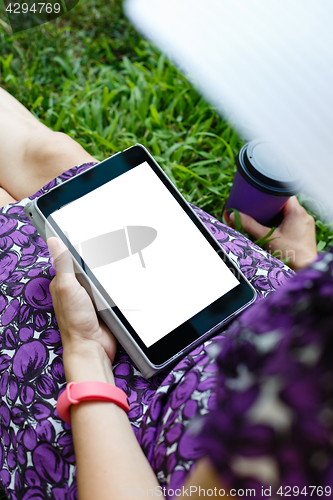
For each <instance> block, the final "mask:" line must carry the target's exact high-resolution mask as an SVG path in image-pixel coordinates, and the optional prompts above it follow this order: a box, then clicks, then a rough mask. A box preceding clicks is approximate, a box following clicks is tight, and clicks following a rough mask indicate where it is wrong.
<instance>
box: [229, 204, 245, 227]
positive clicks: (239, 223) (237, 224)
mask: <svg viewBox="0 0 333 500" xmlns="http://www.w3.org/2000/svg"><path fill="white" fill-rule="evenodd" d="M232 211H233V213H234V217H235V219H234V225H235V229H236V231H238V232H239V233H243V232H244V228H243V226H242V221H241V218H240V215H239V211H238V210H237V209H236V208H232Z"/></svg>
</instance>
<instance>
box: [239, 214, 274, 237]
mask: <svg viewBox="0 0 333 500" xmlns="http://www.w3.org/2000/svg"><path fill="white" fill-rule="evenodd" d="M239 215H240V218H241V223H242V225H243V227H244V229H245V231H246V232H247V233H249V234H251V235H252V236H253V237H254V238H256V239H257V240H258V239H260V238H263V237H264V236H266V234H267V233H268V232H269V231H270V229H271V228H270V227H267V226H263V225H262V224H259V222H257V221H256V220H255V219H253V218H252V217H250V216H249V215H246V214H243V213H242V212H239ZM229 217H230V219H231V221H232V222H234V214H233V213H232V214H230V216H229Z"/></svg>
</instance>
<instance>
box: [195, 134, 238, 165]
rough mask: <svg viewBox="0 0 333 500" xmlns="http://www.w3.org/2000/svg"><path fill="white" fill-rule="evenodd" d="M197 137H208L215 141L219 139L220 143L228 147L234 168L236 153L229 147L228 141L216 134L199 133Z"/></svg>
mask: <svg viewBox="0 0 333 500" xmlns="http://www.w3.org/2000/svg"><path fill="white" fill-rule="evenodd" d="M196 135H206V136H207V137H215V139H218V140H219V141H221V142H222V143H223V144H224V145H225V147H226V149H227V151H228V153H229V158H230V160H231V162H232V165H233V166H234V165H235V157H234V153H233V152H232V149H231V147H230V146H229V144H228V143H227V141H225V140H224V139H223V137H220V136H218V135H216V134H213V133H212V132H197V133H196Z"/></svg>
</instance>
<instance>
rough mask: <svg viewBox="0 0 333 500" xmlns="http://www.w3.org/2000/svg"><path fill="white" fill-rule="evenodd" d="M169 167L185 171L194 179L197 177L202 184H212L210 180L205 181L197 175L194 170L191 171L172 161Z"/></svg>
mask: <svg viewBox="0 0 333 500" xmlns="http://www.w3.org/2000/svg"><path fill="white" fill-rule="evenodd" d="M171 167H172V168H176V169H177V170H180V171H182V172H186V173H187V174H189V175H190V177H193V178H194V179H197V180H198V181H200V182H201V183H202V184H205V185H207V186H212V183H211V182H210V181H207V179H204V178H203V177H200V175H197V174H196V173H195V172H193V171H192V170H190V169H189V168H186V167H183V165H177V164H176V163H172V165H171Z"/></svg>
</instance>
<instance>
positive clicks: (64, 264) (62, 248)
mask: <svg viewBox="0 0 333 500" xmlns="http://www.w3.org/2000/svg"><path fill="white" fill-rule="evenodd" d="M47 245H48V247H49V250H50V252H51V254H52V257H53V260H54V267H55V270H56V275H57V276H58V277H59V276H64V275H67V276H68V275H73V276H74V267H73V261H72V256H71V254H70V252H69V250H68V248H67V247H66V245H65V244H64V243H63V242H62V241H61V240H60V239H59V238H55V237H52V238H49V239H48V240H47Z"/></svg>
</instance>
